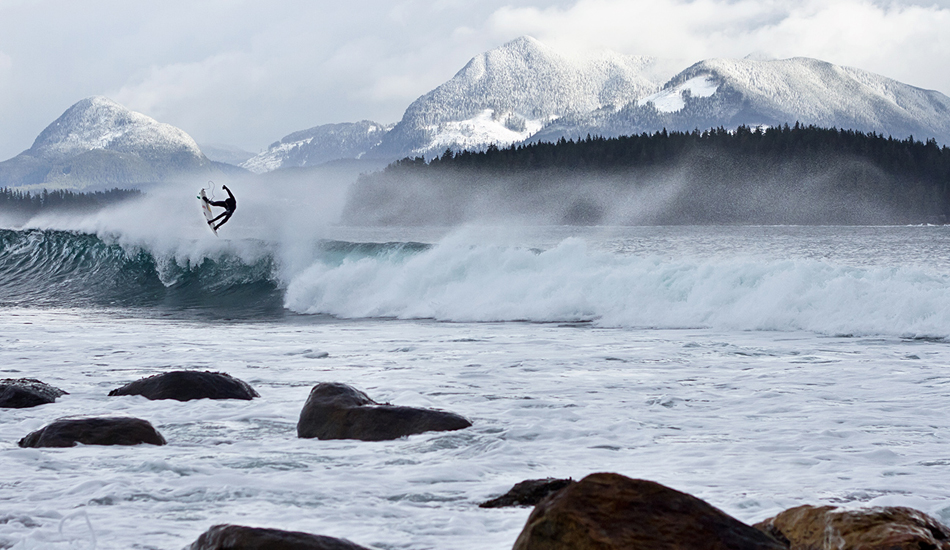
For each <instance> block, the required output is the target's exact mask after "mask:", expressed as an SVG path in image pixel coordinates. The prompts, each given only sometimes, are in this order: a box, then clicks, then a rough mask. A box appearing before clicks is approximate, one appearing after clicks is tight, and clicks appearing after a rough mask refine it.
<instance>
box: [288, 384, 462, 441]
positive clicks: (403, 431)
mask: <svg viewBox="0 0 950 550" xmlns="http://www.w3.org/2000/svg"><path fill="white" fill-rule="evenodd" d="M471 425H472V423H471V422H469V421H468V420H466V419H464V418H462V417H461V416H459V415H457V414H454V413H450V412H445V411H436V410H430V409H416V408H412V407H397V406H394V405H389V404H380V403H377V402H375V401H373V400H372V399H370V398H369V396H367V395H366V394H365V393H363V392H361V391H359V390H357V389H356V388H353V387H351V386H347V385H346V384H339V383H322V384H317V385H316V386H314V388H313V389H312V390H311V391H310V397H308V398H307V402H306V403H305V404H304V406H303V410H302V411H300V420H299V421H298V422H297V437H304V438H313V437H316V438H318V439H359V440H362V441H385V440H390V439H398V438H400V437H403V436H406V435H411V434H418V433H423V432H431V431H451V430H461V429H463V428H468V427H469V426H471Z"/></svg>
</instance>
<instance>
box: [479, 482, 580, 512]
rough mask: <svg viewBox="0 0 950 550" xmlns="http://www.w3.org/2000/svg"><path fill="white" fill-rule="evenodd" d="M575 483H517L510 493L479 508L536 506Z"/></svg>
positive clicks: (480, 505) (486, 502)
mask: <svg viewBox="0 0 950 550" xmlns="http://www.w3.org/2000/svg"><path fill="white" fill-rule="evenodd" d="M572 483H574V481H573V480H571V479H570V478H568V479H555V478H553V477H549V478H545V479H528V480H525V481H522V482H521V483H516V484H515V486H514V487H512V488H511V490H510V491H508V492H507V493H505V494H503V495H501V496H500V497H498V498H493V499H491V500H488V501H485V502H483V503H481V504H479V505H478V506H479V508H503V507H506V506H535V505H537V504H538V503H539V502H541V501H542V500H544V498H545V497H547V496H548V495H550V494H551V493H556V492H558V491H560V490H561V489H563V488H565V487H567V486H568V485H570V484H572Z"/></svg>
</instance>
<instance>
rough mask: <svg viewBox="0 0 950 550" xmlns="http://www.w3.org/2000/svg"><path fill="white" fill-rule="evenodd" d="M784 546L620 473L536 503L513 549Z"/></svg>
mask: <svg viewBox="0 0 950 550" xmlns="http://www.w3.org/2000/svg"><path fill="white" fill-rule="evenodd" d="M785 548H786V546H785V545H784V544H782V543H780V542H779V541H777V540H775V539H773V538H772V537H771V536H769V535H767V534H766V533H764V532H762V531H760V530H758V529H755V528H753V527H751V526H749V525H746V524H744V523H742V522H741V521H739V520H737V519H735V518H733V517H732V516H729V515H727V514H726V513H724V512H722V511H721V510H719V509H717V508H714V507H713V506H711V505H710V504H708V503H706V502H704V501H702V500H700V499H698V498H696V497H693V496H690V495H688V494H686V493H681V492H679V491H676V490H673V489H670V488H669V487H664V486H663V485H660V484H659V483H654V482H652V481H644V480H640V479H630V478H628V477H624V476H622V475H619V474H591V475H589V476H587V477H585V478H584V479H582V480H580V481H579V482H577V483H573V484H571V485H569V486H567V487H566V488H564V489H562V490H560V491H558V492H556V493H554V494H552V495H551V496H549V497H548V498H546V499H544V500H543V501H541V503H540V504H538V505H537V507H535V509H534V510H533V511H532V512H531V515H530V516H529V517H528V522H527V524H526V525H525V527H524V530H523V531H522V532H521V534H520V535H519V536H518V539H517V541H515V545H514V549H513V550H541V549H543V550H594V549H596V550H614V549H616V550H620V549H623V550H641V549H642V550H660V549H670V550H674V549H675V550H784V549H785Z"/></svg>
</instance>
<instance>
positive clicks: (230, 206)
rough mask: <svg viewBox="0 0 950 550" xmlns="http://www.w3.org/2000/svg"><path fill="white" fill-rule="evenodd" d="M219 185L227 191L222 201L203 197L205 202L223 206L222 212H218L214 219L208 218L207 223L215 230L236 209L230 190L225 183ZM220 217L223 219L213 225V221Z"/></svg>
mask: <svg viewBox="0 0 950 550" xmlns="http://www.w3.org/2000/svg"><path fill="white" fill-rule="evenodd" d="M221 187H222V188H223V189H224V190H225V191H227V192H228V198H226V199H224V200H223V201H212V200H208V197H205V198H204V199H205V202H206V203H208V204H210V205H211V206H220V207H221V208H224V212H221V213H220V214H218V215H217V216H216V217H215V218H214V219H211V220H208V225H210V226H211V227H213V228H214V230H215V231H217V230H218V228H219V227H221V226H222V225H224V224H226V223H228V220H230V219H231V214H234V211H235V210H237V200H236V199H235V198H234V195H233V194H231V190H230V189H228V186H227V185H222V186H221ZM222 217H223V218H224V219H223V220H221V223H219V224H218V225H214V222H216V221H218V220H220V219H221V218H222Z"/></svg>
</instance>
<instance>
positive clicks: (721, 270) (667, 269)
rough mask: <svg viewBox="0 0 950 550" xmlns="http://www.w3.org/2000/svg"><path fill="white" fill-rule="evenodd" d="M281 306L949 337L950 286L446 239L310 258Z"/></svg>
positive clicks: (825, 266) (782, 266)
mask: <svg viewBox="0 0 950 550" xmlns="http://www.w3.org/2000/svg"><path fill="white" fill-rule="evenodd" d="M285 305H286V307H287V308H288V309H290V310H291V311H295V312H298V313H305V314H330V315H334V316H338V317H345V318H362V317H392V318H403V319H410V318H432V319H437V320H443V321H458V322H470V321H476V322H491V321H534V322H575V321H588V320H589V321H594V322H595V323H596V324H597V325H600V326H610V327H643V328H697V327H706V328H716V329H729V330H783V331H784V330H790V331H794V330H807V331H814V332H819V333H827V334H847V335H895V336H907V337H936V338H943V337H947V336H950V280H948V278H947V277H946V276H944V275H939V274H934V273H931V272H928V271H926V270H925V269H923V268H914V267H899V268H895V267H853V266H842V265H835V264H832V263H828V262H824V261H819V260H807V259H797V260H768V259H761V258H730V259H716V258H712V259H681V260H666V259H661V258H658V257H638V256H623V255H617V254H611V253H608V252H602V251H595V250H591V249H589V247H588V246H587V244H586V243H585V242H584V241H583V240H580V239H576V238H569V239H567V240H565V241H563V242H561V243H560V244H559V245H557V246H555V247H553V248H551V249H549V250H546V251H541V252H538V251H534V250H529V249H524V248H517V247H506V246H494V245H471V244H468V243H465V242H461V241H453V240H452V239H448V240H447V241H445V242H443V243H441V244H439V245H437V246H435V247H433V248H431V249H426V250H421V251H418V252H417V253H415V254H412V255H408V256H406V255H402V256H397V257H391V256H382V257H381V256H367V257H361V258H356V259H353V258H347V259H345V260H344V261H342V262H340V263H338V264H327V263H323V262H317V263H314V264H313V265H311V266H310V267H309V268H308V269H306V270H304V271H303V272H301V273H300V274H298V275H297V276H295V277H294V278H293V280H291V281H290V283H289V284H288V287H287V292H286V297H285Z"/></svg>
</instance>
